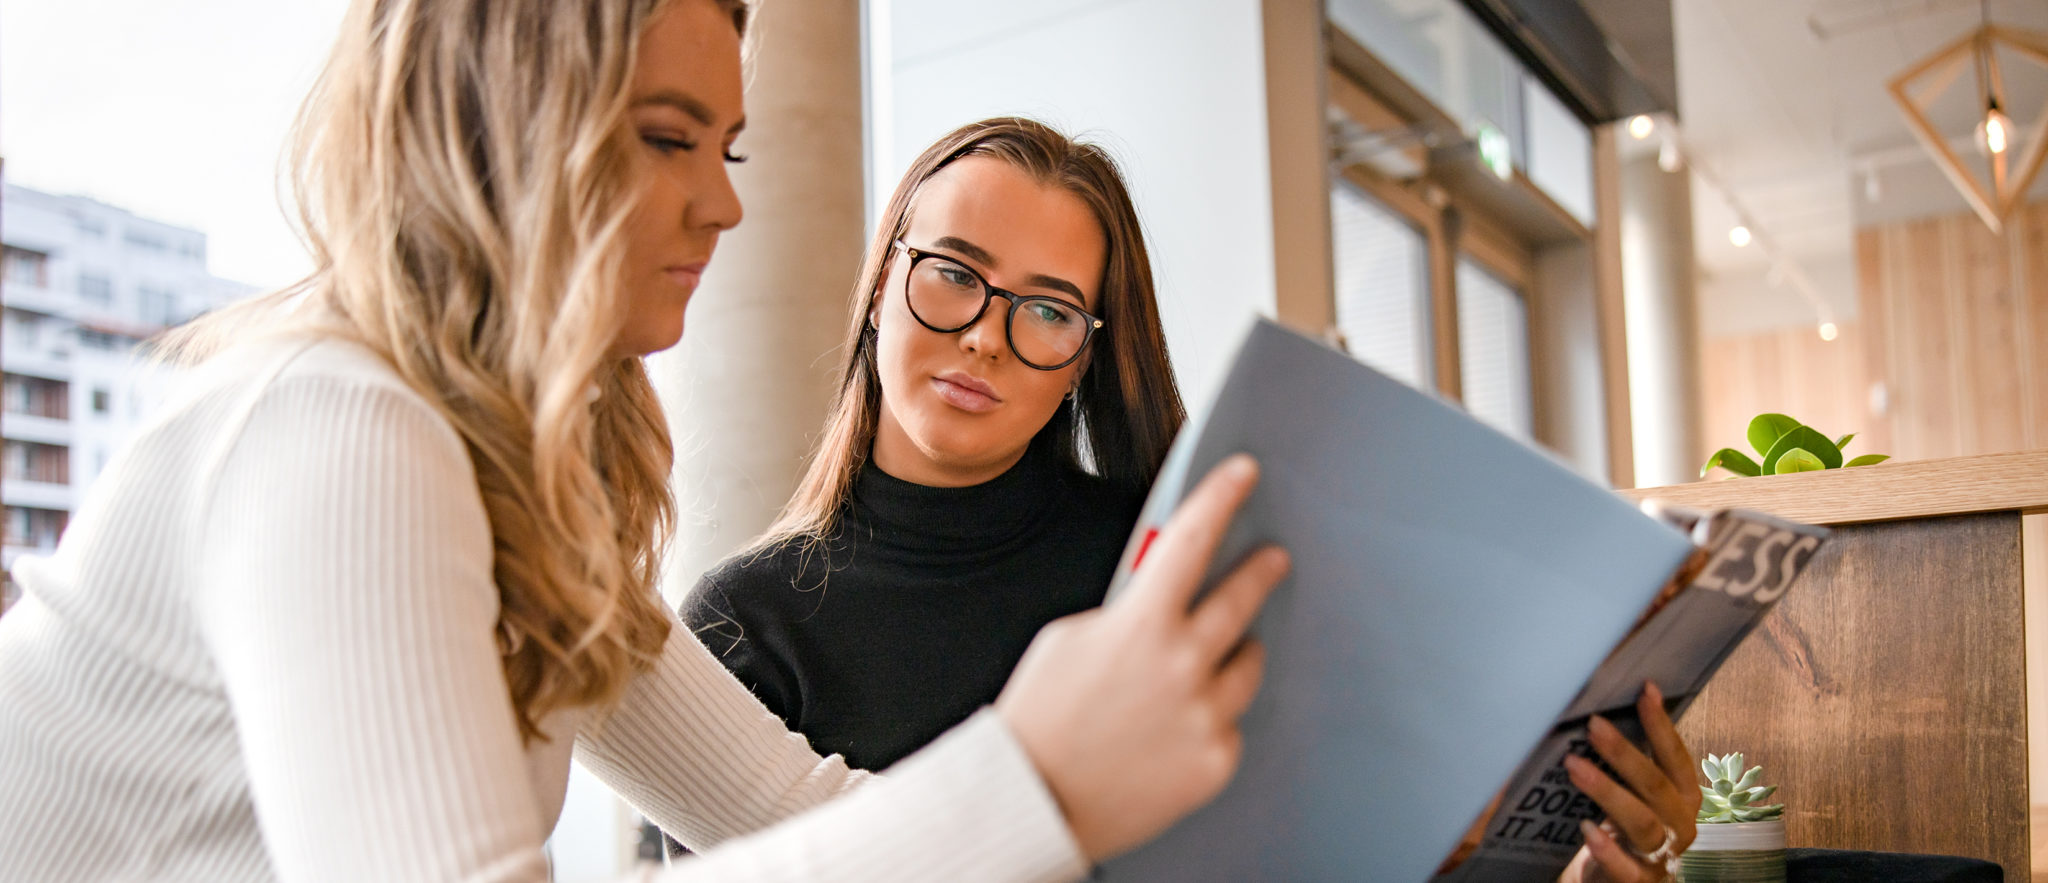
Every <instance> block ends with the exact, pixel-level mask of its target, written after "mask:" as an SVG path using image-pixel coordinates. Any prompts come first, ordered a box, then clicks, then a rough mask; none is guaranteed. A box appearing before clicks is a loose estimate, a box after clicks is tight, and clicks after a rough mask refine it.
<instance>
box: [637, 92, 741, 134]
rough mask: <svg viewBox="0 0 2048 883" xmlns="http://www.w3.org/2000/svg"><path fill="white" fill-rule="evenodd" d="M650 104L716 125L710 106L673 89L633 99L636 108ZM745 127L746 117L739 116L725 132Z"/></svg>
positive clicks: (733, 131) (733, 132)
mask: <svg viewBox="0 0 2048 883" xmlns="http://www.w3.org/2000/svg"><path fill="white" fill-rule="evenodd" d="M650 105H653V106H659V107H667V108H672V109H674V110H679V111H682V112H683V114H684V115H686V116H688V117H689V118H691V119H693V120H696V121H697V122H699V123H702V124H704V125H706V126H712V125H717V119H718V118H717V115H716V114H713V113H712V112H711V108H710V107H708V106H706V105H705V104H704V102H702V101H699V100H697V99H696V97H695V96H691V95H687V94H684V93H682V92H677V91H676V90H674V89H662V90H660V91H658V92H653V93H650V94H647V95H642V96H640V97H639V98H635V99H633V106H634V107H636V108H640V107H647V106H650ZM746 127H747V119H746V117H741V118H740V121H739V122H736V123H733V124H732V128H731V129H728V130H726V131H727V134H731V135H737V134H739V133H740V130H742V129H745V128H746Z"/></svg>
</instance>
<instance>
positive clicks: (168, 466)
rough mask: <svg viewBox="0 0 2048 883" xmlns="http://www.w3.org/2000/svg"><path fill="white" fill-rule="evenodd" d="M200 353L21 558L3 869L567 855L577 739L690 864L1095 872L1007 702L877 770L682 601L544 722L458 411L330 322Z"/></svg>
mask: <svg viewBox="0 0 2048 883" xmlns="http://www.w3.org/2000/svg"><path fill="white" fill-rule="evenodd" d="M191 381H192V382H191V383H189V384H188V387H189V388H188V390H187V392H186V394H185V395H183V396H181V397H180V398H179V399H178V400H177V401H175V402H174V404H173V405H172V406H171V407H170V408H168V409H167V411H166V413H164V414H163V415H161V416H160V417H158V418H157V419H156V420H155V421H154V422H153V423H152V424H151V425H150V426H149V427H148V428H147V429H146V430H145V431H144V432H143V434H142V435H141V436H140V437H139V439H138V440H137V441H136V442H135V443H134V444H133V445H132V446H131V447H130V448H129V449H128V450H127V451H126V452H124V453H123V454H122V455H121V456H119V457H117V458H116V459H115V461H114V462H113V463H112V464H110V465H109V467H108V469H107V471H106V472H105V473H104V474H103V475H102V476H101V477H100V479H99V480H98V482H97V483H96V484H95V485H94V486H93V489H92V491H91V493H90V495H89V497H88V498H87V500H86V502H85V504H84V506H83V507H82V508H81V509H80V511H79V513H78V517H77V518H76V519H74V520H73V521H72V523H71V526H70V528H69V530H68V531H67V532H66V534H65V536H64V538H63V541H62V543H61V544H60V545H59V546H58V548H57V551H56V552H55V553H54V555H52V556H51V557H50V558H49V559H47V560H38V559H24V560H23V561H21V562H20V563H19V564H18V565H17V566H16V568H15V575H16V579H17V581H18V582H19V583H20V584H21V585H22V587H23V588H24V589H25V595H24V597H23V598H22V600H21V601H20V602H19V603H18V604H17V605H16V606H15V608H14V609H12V610H11V611H9V612H8V613H7V615H5V616H0V880H4V881H9V883H13V881H42V880H53V881H54V880H64V881H71V880H123V881H128V880H193V881H209V883H227V881H258V880H274V879H276V880H290V881H302V880H303V881H316V880H317V881H326V880H334V881H343V880H346V881H380V883H382V881H411V880H419V881H456V880H460V881H540V880H545V879H546V878H547V867H546V860H545V858H544V857H543V855H542V852H541V843H542V840H543V838H544V837H545V836H546V834H547V832H548V831H549V830H550V829H551V828H552V827H553V824H554V820H555V817H556V815H557V814H558V813H559V812H560V810H561V803H562V795H563V788H564V784H565V782H566V780H567V776H568V764H569V761H570V752H571V746H572V744H573V747H574V751H575V755H576V758H577V759H578V760H579V761H581V762H582V763H583V764H584V765H585V766H587V767H588V768H589V769H591V770H592V771H593V772H595V773H597V774H598V775H599V776H600V777H601V778H603V779H604V780H605V781H606V782H607V783H609V784H610V785H611V786H612V787H613V788H614V789H615V790H617V791H618V792H619V793H620V794H621V795H622V796H624V797H626V798H627V799H629V800H630V801H632V802H633V803H634V804H635V805H637V806H638V807H639V808H640V809H641V810H642V811H643V812H645V813H647V815H648V816H649V817H650V818H652V819H654V820H655V822H656V823H658V824H660V825H661V827H662V828H663V829H665V830H667V831H669V832H670V833H672V834H674V835H676V836H677V837H678V838H679V839H681V840H682V841H683V842H684V843H686V844H689V845H690V846H692V847H693V848H697V849H699V850H700V851H704V852H705V854H704V855H702V856H700V857H699V858H697V859H694V860H691V861H688V862H685V863H683V864H681V865H679V866H677V867H676V868H673V869H671V870H670V871H669V872H668V874H669V875H670V876H669V877H665V878H663V879H673V880H713V879H716V880H735V881H750V880H827V879H831V880H882V879H887V880H891V881H900V880H934V881H937V880H946V881H952V880H1067V879H1073V878H1075V877H1077V876H1079V875H1080V874H1081V873H1083V872H1084V870H1085V867H1084V864H1083V862H1082V859H1081V857H1080V855H1079V853H1078V850H1077V849H1076V847H1075V844H1074V841H1073V839H1072V837H1071V835H1070V834H1069V832H1068V831H1067V829H1066V826H1065V824H1064V822H1063V821H1062V819H1061V816H1060V814H1059V812H1058V810H1057V808H1056V807H1055V806H1054V805H1053V802H1052V799H1051V797H1050V795H1049V794H1048V793H1047V791H1046V789H1045V787H1044V784H1043V782H1042V780H1040V779H1039V777H1038V775H1037V773H1036V772H1035V771H1034V770H1033V768H1032V767H1031V765H1030V763H1029V762H1028V760H1027V759H1026V758H1025V757H1024V755H1023V752H1022V750H1021V749H1020V748H1019V747H1018V745H1017V743H1016V742H1015V740H1014V739H1013V738H1012V736H1011V734H1010V732H1009V730H1008V728H1007V727H1006V726H1005V725H1004V724H1003V722H1002V721H1001V719H1000V718H998V717H997V716H996V715H995V714H994V713H993V712H991V711H988V710H984V711H982V712H981V713H980V714H978V715H976V716H975V717H973V718H971V719H970V720H968V721H967V722H966V723H963V724H961V725H960V726H959V727H958V728H957V729H955V730H954V731H953V732H951V733H949V734H948V735H947V736H946V737H944V738H943V739H941V740H940V741H939V742H938V743H936V744H935V745H933V746H932V747H930V748H928V749H926V750H925V751H923V752H921V753H920V754H918V755H917V756H915V757H913V758H911V759H910V760H908V761H906V762H904V763H903V764H901V765H899V766H897V767H895V768H894V769H892V770H891V772H890V775H889V776H888V777H887V778H886V779H876V780H872V781H869V780H868V779H867V777H866V775H865V774H863V773H857V772H851V771H849V770H848V769H847V768H846V765H845V764H844V763H843V762H842V761H841V760H840V759H839V758H838V757H837V756H833V757H830V758H823V759H821V758H819V757H818V756H817V755H816V754H815V753H813V752H812V751H811V750H810V748H809V747H808V746H807V745H806V744H805V742H804V741H803V739H802V738H801V737H799V736H795V735H791V734H789V733H788V732H786V731H785V730H784V728H783V726H782V723H781V721H779V720H778V719H776V718H775V717H774V716H773V715H772V714H770V713H769V712H768V711H767V710H766V709H764V708H763V707H762V706H761V705H760V703H759V702H758V701H756V700H755V699H754V698H753V696H752V695H751V694H750V693H749V692H748V691H747V690H746V689H745V688H744V687H743V686H741V685H740V684H739V682H738V681H736V680H734V679H733V678H732V676H731V675H730V674H728V673H727V672H726V670H725V668H724V667H723V666H720V665H719V664H718V663H717V661H716V660H714V659H713V658H712V657H711V656H710V654H709V653H707V652H706V651H705V650H704V648H703V646H702V645H701V644H699V643H698V642H697V641H696V640H694V639H693V638H692V637H691V636H690V634H689V632H688V631H686V630H684V629H682V628H680V627H678V628H675V629H674V630H673V632H672V633H671V636H670V638H669V641H668V644H667V647H666V649H665V651H664V653H663V655H662V657H661V660H660V662H659V663H658V665H657V666H656V668H655V669H654V671H652V672H651V673H649V674H647V675H644V676H642V677H640V678H639V679H637V680H636V681H635V682H634V683H633V684H632V685H631V686H630V687H629V689H628V692H627V693H626V695H625V698H624V700H623V701H622V703H621V704H620V706H619V708H618V709H617V710H616V711H615V712H614V713H612V714H611V715H610V717H609V718H608V719H607V720H605V721H603V722H602V726H599V725H597V724H598V722H596V721H594V720H592V719H591V717H592V716H591V715H589V714H587V713H577V712H567V713H561V714H557V715H555V716H553V717H551V718H549V719H548V720H546V721H544V722H543V727H544V729H546V730H547V731H548V732H549V733H550V734H552V735H554V736H555V738H554V739H553V740H552V741H550V742H545V743H536V744H534V745H531V746H522V745H521V742H520V739H519V734H518V730H517V728H516V726H515V725H514V722H513V715H512V709H511V704H510V701H509V700H508V698H507V692H506V688H505V681H504V676H503V673H502V670H501V668H500V661H499V657H498V652H497V648H496V643H495V639H494V635H495V627H496V622H497V617H498V594H497V589H496V587H495V586H494V585H493V583H492V581H491V570H492V567H491V536H490V530H489V523H488V521H487V520H486V517H485V514H484V509H483V504H482V502H481V500H480V499H479V496H478V493H477V490H476V485H475V479H474V475H473V473H472V471H471V467H470V463H469V459H468V456H467V454H466V453H465V450H464V447H463V445H462V443H461V441H460V440H459V439H458V437H457V436H456V434H455V432H454V430H453V429H452V428H451V427H450V426H449V425H448V424H447V422H446V421H444V420H442V419H441V418H440V416H439V415H438V414H437V413H436V412H435V411H434V410H433V409H432V408H431V407H430V406H429V405H428V404H427V403H426V401H425V400H423V399H422V398H420V397H419V395H418V394H416V393H414V392H413V391H412V390H410V389H409V388H407V387H406V386H405V385H404V384H403V383H402V382H401V381H400V380H399V379H398V377H397V376H396V374H394V373H393V372H392V371H391V370H390V369H389V368H388V367H387V366H386V365H385V364H384V363H383V362H382V361H381V360H380V359H378V357H376V356H375V355H373V354H372V353H370V352H369V351H368V350H366V349H363V348H361V347H357V346H354V345H351V344H345V343H339V342H334V341H327V342H320V343H307V342H303V341H301V342H297V343H271V344H262V345H250V346H245V347H242V348H241V350H240V351H238V352H234V353H230V354H228V355H225V356H222V357H220V358H217V359H215V360H213V361H212V362H210V363H208V365H206V366H204V367H203V368H202V369H200V370H199V371H198V372H196V373H195V374H194V375H193V376H192V377H191ZM856 786H858V787H856ZM847 792H850V793H847ZM841 794H844V796H836V795H841ZM835 796H836V797H835ZM818 804H824V805H823V806H822V807H820V808H818V809H816V810H812V811H809V812H804V813H803V815H802V816H801V817H800V818H797V819H794V820H792V821H790V822H787V823H784V824H781V825H778V826H776V827H774V828H773V829H772V830H767V831H763V832H761V833H755V834H751V835H750V832H754V831H756V830H757V829H761V828H763V827H764V826H767V825H770V824H771V823H775V822H777V821H778V820H782V819H784V818H787V817H790V816H793V815H797V814H798V813H800V812H803V811H805V810H807V809H809V808H811V807H813V806H817V805H818ZM743 835H748V836H743Z"/></svg>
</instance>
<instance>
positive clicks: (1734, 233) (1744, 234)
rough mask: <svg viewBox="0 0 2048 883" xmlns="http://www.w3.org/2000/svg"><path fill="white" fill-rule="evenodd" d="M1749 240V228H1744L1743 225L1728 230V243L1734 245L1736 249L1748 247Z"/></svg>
mask: <svg viewBox="0 0 2048 883" xmlns="http://www.w3.org/2000/svg"><path fill="white" fill-rule="evenodd" d="M1749 240H1750V235H1749V228H1748V227H1744V226H1742V225H1741V224H1737V225H1735V226H1733V227H1730V228H1728V241H1729V242H1731V243H1734V244H1735V247H1736V248H1741V247H1743V246H1745V245H1748V244H1749Z"/></svg>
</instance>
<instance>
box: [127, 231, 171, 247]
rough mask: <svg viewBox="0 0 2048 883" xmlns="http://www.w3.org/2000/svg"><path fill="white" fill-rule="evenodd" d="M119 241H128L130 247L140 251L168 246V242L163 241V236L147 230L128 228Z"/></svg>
mask: <svg viewBox="0 0 2048 883" xmlns="http://www.w3.org/2000/svg"><path fill="white" fill-rule="evenodd" d="M121 241H123V242H126V243H128V247H130V248H135V249H140V250H142V251H163V250H164V249H166V248H169V247H170V244H169V243H166V242H164V240H163V237H161V236H158V235H156V234H154V233H150V232H149V231H147V230H129V231H128V232H127V233H126V234H125V235H123V236H122V237H121Z"/></svg>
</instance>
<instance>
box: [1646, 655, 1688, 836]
mask: <svg viewBox="0 0 2048 883" xmlns="http://www.w3.org/2000/svg"><path fill="white" fill-rule="evenodd" d="M1636 713H1637V714H1638V715H1640V718H1639V719H1640V720H1641V721H1642V722H1643V733H1644V735H1646V736H1648V737H1649V739H1650V750H1651V751H1652V752H1655V753H1656V755H1657V765H1658V766H1660V767H1662V768H1663V769H1664V777H1665V778H1666V779H1669V780H1670V781H1671V787H1672V788H1673V789H1674V790H1676V791H1677V792H1678V796H1679V804H1680V805H1681V806H1682V807H1683V809H1684V811H1685V815H1686V817H1687V818H1693V817H1696V816H1698V815H1699V811H1700V787H1699V786H1700V780H1699V778H1698V775H1699V774H1698V773H1697V772H1696V771H1695V769H1696V768H1695V764H1694V761H1693V757H1692V749H1689V748H1687V747H1686V746H1685V739H1684V737H1682V736H1680V735H1678V727H1677V726H1676V725H1674V724H1673V723H1672V722H1671V715H1669V714H1667V713H1665V711H1664V691H1663V690H1660V689H1658V687H1657V684H1656V682H1654V681H1652V682H1648V683H1645V684H1643V695H1642V696H1641V697H1640V698H1638V699H1637V700H1636ZM1679 833H1680V839H1681V840H1683V841H1684V842H1682V843H1680V844H1679V846H1681V847H1683V846H1688V845H1691V843H1692V837H1690V836H1688V832H1685V831H1681V832H1679Z"/></svg>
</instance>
